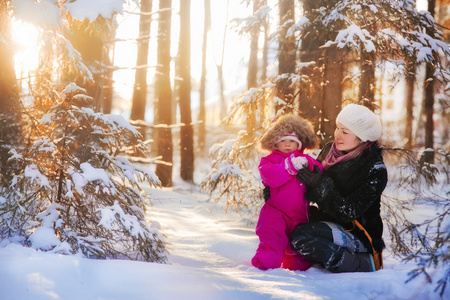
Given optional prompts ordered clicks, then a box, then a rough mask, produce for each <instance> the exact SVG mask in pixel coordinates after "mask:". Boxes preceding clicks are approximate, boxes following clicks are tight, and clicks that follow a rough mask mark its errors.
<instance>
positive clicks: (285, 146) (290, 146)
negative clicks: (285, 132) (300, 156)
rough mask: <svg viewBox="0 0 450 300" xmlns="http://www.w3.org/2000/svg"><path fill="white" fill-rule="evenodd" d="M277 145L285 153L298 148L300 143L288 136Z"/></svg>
mask: <svg viewBox="0 0 450 300" xmlns="http://www.w3.org/2000/svg"><path fill="white" fill-rule="evenodd" d="M275 147H276V148H277V149H278V150H279V151H281V152H283V153H290V152H292V151H295V150H297V149H298V143H297V142H296V141H294V140H291V139H289V138H286V139H282V140H281V141H279V142H278V143H276V144H275Z"/></svg>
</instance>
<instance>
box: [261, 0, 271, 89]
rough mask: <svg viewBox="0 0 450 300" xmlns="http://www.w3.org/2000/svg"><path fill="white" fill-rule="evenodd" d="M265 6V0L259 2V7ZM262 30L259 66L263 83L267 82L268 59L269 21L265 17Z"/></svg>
mask: <svg viewBox="0 0 450 300" xmlns="http://www.w3.org/2000/svg"><path fill="white" fill-rule="evenodd" d="M266 5H267V0H262V1H261V7H262V6H266ZM262 22H263V28H264V43H263V48H262V65H261V82H262V83H264V82H266V80H267V66H268V58H269V21H268V19H267V16H265V17H264V20H263V21H262Z"/></svg>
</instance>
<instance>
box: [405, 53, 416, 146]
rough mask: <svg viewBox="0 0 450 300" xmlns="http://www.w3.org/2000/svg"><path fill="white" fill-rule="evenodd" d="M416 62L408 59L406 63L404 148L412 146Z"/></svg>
mask: <svg viewBox="0 0 450 300" xmlns="http://www.w3.org/2000/svg"><path fill="white" fill-rule="evenodd" d="M416 69H417V66H416V63H415V62H412V61H409V62H407V64H406V78H405V79H406V80H405V81H406V87H405V89H406V92H405V108H406V112H405V113H406V116H405V143H404V148H406V149H411V148H412V147H413V121H414V115H413V109H414V83H415V82H416Z"/></svg>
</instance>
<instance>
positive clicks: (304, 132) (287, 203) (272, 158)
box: [252, 115, 322, 270]
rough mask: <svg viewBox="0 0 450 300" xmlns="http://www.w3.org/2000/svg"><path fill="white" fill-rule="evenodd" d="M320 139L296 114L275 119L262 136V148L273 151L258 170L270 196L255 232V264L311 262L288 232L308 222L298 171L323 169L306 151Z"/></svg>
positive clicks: (296, 265) (303, 266)
mask: <svg viewBox="0 0 450 300" xmlns="http://www.w3.org/2000/svg"><path fill="white" fill-rule="evenodd" d="M316 145H317V138H316V136H315V134H314V131H313V128H312V125H311V124H310V123H309V122H308V121H306V120H304V119H302V118H300V117H299V116H296V115H285V116H283V117H281V118H280V119H279V120H277V121H276V122H274V123H273V124H272V126H271V127H270V128H269V129H268V130H267V132H266V133H265V134H264V135H263V137H262V138H261V148H263V149H265V150H269V151H270V152H271V153H270V154H269V155H268V156H265V157H263V158H262V159H261V162H260V164H259V172H260V174H261V179H262V181H263V184H264V186H266V187H269V188H270V198H269V199H268V200H267V202H266V203H265V204H264V206H263V207H262V209H261V212H260V215H259V220H258V224H257V226H256V234H257V235H258V237H259V241H260V243H259V246H258V249H257V250H256V254H255V256H254V257H253V259H252V264H253V266H255V267H256V268H259V269H261V270H267V269H274V268H279V267H280V266H283V268H286V269H290V270H306V269H308V268H309V267H310V265H311V264H310V262H309V261H308V260H307V259H305V258H304V257H303V256H300V255H298V254H297V253H296V252H294V251H293V250H291V248H290V246H289V234H290V233H291V231H292V230H293V229H294V228H295V227H296V226H297V225H299V224H305V223H308V213H309V203H308V202H307V201H306V200H305V198H304V193H305V191H306V187H305V185H304V184H303V183H302V182H300V181H298V180H297V179H296V175H297V172H298V170H300V169H302V168H308V169H309V170H314V169H315V170H317V171H321V170H322V165H321V164H320V163H319V162H317V161H316V160H315V159H313V158H312V157H310V156H308V155H306V154H304V153H303V149H313V148H314V147H316Z"/></svg>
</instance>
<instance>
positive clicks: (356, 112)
mask: <svg viewBox="0 0 450 300" xmlns="http://www.w3.org/2000/svg"><path fill="white" fill-rule="evenodd" d="M336 122H338V123H341V124H342V125H344V126H345V127H347V128H348V129H349V130H350V131H351V132H353V133H354V134H355V135H356V136H357V137H359V138H360V139H361V140H362V141H363V142H367V141H371V142H374V141H376V140H378V139H379V138H380V136H381V122H380V119H379V118H378V116H377V115H375V114H374V113H373V112H372V111H371V110H370V109H368V108H367V107H365V106H362V105H358V104H350V105H347V106H346V107H344V108H343V109H342V110H341V112H340V113H339V114H338V116H337V118H336Z"/></svg>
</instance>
